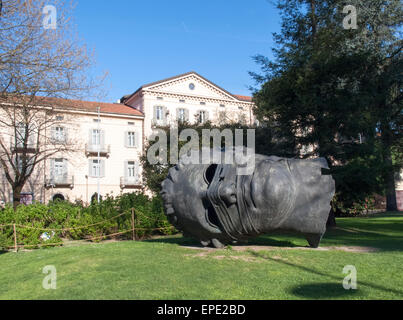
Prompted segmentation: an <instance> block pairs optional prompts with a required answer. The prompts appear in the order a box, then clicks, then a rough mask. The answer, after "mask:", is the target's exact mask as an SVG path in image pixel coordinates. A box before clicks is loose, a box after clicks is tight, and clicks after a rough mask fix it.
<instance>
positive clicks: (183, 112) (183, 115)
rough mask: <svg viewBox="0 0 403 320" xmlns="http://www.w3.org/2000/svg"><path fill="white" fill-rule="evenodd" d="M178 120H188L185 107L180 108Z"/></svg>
mask: <svg viewBox="0 0 403 320" xmlns="http://www.w3.org/2000/svg"><path fill="white" fill-rule="evenodd" d="M178 120H179V121H180V122H185V120H186V110H185V109H183V108H179V109H178Z"/></svg>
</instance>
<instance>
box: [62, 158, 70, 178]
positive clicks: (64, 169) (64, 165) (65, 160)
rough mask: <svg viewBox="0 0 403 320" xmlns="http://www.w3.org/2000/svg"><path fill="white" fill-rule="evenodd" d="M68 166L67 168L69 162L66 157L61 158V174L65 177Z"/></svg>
mask: <svg viewBox="0 0 403 320" xmlns="http://www.w3.org/2000/svg"><path fill="white" fill-rule="evenodd" d="M68 168H69V162H68V160H67V159H63V176H64V177H66V178H67V176H68Z"/></svg>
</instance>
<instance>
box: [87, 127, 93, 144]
mask: <svg viewBox="0 0 403 320" xmlns="http://www.w3.org/2000/svg"><path fill="white" fill-rule="evenodd" d="M88 144H89V145H92V129H90V130H89V131H88Z"/></svg>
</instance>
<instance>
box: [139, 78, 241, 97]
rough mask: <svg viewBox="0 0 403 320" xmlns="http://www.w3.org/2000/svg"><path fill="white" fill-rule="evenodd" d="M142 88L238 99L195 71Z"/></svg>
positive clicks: (188, 94)
mask: <svg viewBox="0 0 403 320" xmlns="http://www.w3.org/2000/svg"><path fill="white" fill-rule="evenodd" d="M143 89H146V90H152V91H160V92H164V93H171V94H180V95H187V96H197V97H206V98H215V99H225V100H234V101H238V99H237V98H235V97H234V96H233V95H232V94H230V93H229V92H227V91H226V90H224V89H222V88H220V87H219V86H217V85H215V84H214V83H212V82H211V81H209V80H207V79H205V78H203V77H202V76H200V75H199V74H197V73H196V72H190V73H187V74H184V75H180V76H177V77H173V78H169V79H166V80H162V81H158V82H156V83H151V84H149V85H146V86H143Z"/></svg>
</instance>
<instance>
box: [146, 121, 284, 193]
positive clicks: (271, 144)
mask: <svg viewBox="0 0 403 320" xmlns="http://www.w3.org/2000/svg"><path fill="white" fill-rule="evenodd" d="M158 129H159V130H162V131H164V132H165V134H166V136H167V150H166V156H167V157H166V158H167V159H168V160H169V159H170V150H171V145H170V144H171V143H172V139H171V138H172V137H171V127H169V126H166V127H159V128H158ZM175 129H177V130H178V135H180V133H181V132H183V130H186V129H194V130H195V132H197V135H198V137H199V144H198V146H197V147H198V148H201V143H202V136H203V130H206V129H207V130H214V129H217V130H219V132H220V133H222V132H223V130H230V131H231V132H232V136H233V137H235V130H237V129H240V130H242V133H243V144H244V145H245V146H246V145H247V130H248V129H254V130H255V146H254V148H255V151H256V153H260V154H266V155H278V156H287V155H288V154H289V153H290V152H291V150H287V149H283V147H282V146H281V145H279V144H278V142H277V139H276V137H275V133H274V132H273V130H272V129H271V128H270V127H250V126H246V125H244V124H242V123H227V124H225V123H222V124H218V125H214V124H212V123H211V122H206V123H203V124H190V123H186V122H185V123H181V122H179V123H178V125H177V127H175ZM189 140H190V138H189V139H188V140H187V141H178V150H181V148H182V147H183V146H184V145H185V144H187V143H189ZM158 141H159V140H158V139H156V140H155V141H148V145H147V146H146V148H145V152H144V155H143V157H142V159H141V162H142V168H143V180H144V183H145V185H146V186H147V188H148V189H149V190H151V191H152V192H154V193H159V192H160V191H161V182H162V181H163V180H164V179H165V178H166V177H167V175H168V170H169V169H170V168H171V167H173V166H174V165H175V164H173V163H171V162H170V161H168V163H157V164H151V163H150V162H149V161H148V157H147V154H148V151H149V150H150V148H151V147H152V146H153V145H155V144H156V143H157V142H158ZM224 141H225V140H224V137H222V138H221V146H220V147H222V148H224V147H226V145H225V143H224ZM212 142H213V141H212V140H211V141H210V143H211V144H210V146H211V147H212V146H213V143H212ZM233 143H234V141H233ZM234 145H235V143H234ZM227 147H228V146H227ZM164 152H165V151H164Z"/></svg>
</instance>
